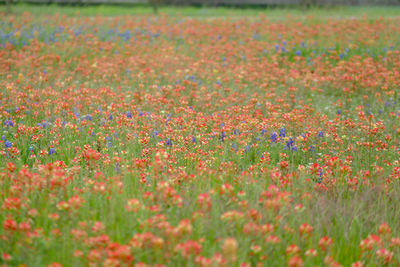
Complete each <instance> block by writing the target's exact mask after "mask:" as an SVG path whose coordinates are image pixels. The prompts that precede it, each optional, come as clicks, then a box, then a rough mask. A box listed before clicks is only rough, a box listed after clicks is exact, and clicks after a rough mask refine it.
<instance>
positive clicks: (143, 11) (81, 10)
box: [0, 3, 400, 19]
mask: <svg viewBox="0 0 400 267" xmlns="http://www.w3.org/2000/svg"><path fill="white" fill-rule="evenodd" d="M0 12H5V6H4V5H2V6H0ZM12 12H13V13H14V14H17V15H20V14H22V13H23V12H30V13H32V14H33V15H37V16H39V15H54V14H62V15H67V16H95V15H103V16H121V15H149V14H153V9H152V7H151V6H149V5H144V4H140V5H138V4H137V5H83V6H71V5H56V4H51V5H45V4H28V3H21V4H16V5H14V6H13V7H12ZM159 13H160V14H163V15H181V16H190V17H232V16H234V17H245V16H254V15H265V16H268V17H270V18H272V19H276V18H284V17H287V16H296V17H306V16H312V17H315V18H321V19H322V18H328V17H338V18H351V17H362V16H364V15H366V16H367V17H368V18H369V19H373V18H379V17H381V16H382V17H392V16H400V6H362V7H361V6H337V7H314V8H310V9H301V8H297V7H276V8H275V7H242V8H241V7H206V6H204V7H194V6H187V7H172V6H161V7H160V8H159Z"/></svg>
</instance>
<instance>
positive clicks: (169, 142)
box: [165, 138, 172, 146]
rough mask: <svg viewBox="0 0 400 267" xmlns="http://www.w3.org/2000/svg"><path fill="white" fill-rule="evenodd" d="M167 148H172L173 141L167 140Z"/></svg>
mask: <svg viewBox="0 0 400 267" xmlns="http://www.w3.org/2000/svg"><path fill="white" fill-rule="evenodd" d="M165 145H166V146H172V142H171V139H169V138H168V139H167V142H166V143H165Z"/></svg>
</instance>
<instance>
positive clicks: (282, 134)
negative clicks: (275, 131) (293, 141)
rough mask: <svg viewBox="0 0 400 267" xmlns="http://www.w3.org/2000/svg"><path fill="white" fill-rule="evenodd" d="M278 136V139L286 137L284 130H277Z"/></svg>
mask: <svg viewBox="0 0 400 267" xmlns="http://www.w3.org/2000/svg"><path fill="white" fill-rule="evenodd" d="M279 136H280V137H285V136H286V129H285V128H281V129H280V130H279Z"/></svg>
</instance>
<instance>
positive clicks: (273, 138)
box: [271, 133, 278, 143]
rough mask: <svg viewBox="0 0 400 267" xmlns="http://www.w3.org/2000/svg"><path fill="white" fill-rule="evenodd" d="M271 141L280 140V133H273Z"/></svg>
mask: <svg viewBox="0 0 400 267" xmlns="http://www.w3.org/2000/svg"><path fill="white" fill-rule="evenodd" d="M271 141H272V142H274V143H276V142H277V141H278V135H277V134H276V133H271Z"/></svg>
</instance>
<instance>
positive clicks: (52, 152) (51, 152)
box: [49, 147, 56, 155]
mask: <svg viewBox="0 0 400 267" xmlns="http://www.w3.org/2000/svg"><path fill="white" fill-rule="evenodd" d="M55 153H56V149H55V148H53V147H52V148H50V150H49V155H53V154H55Z"/></svg>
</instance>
